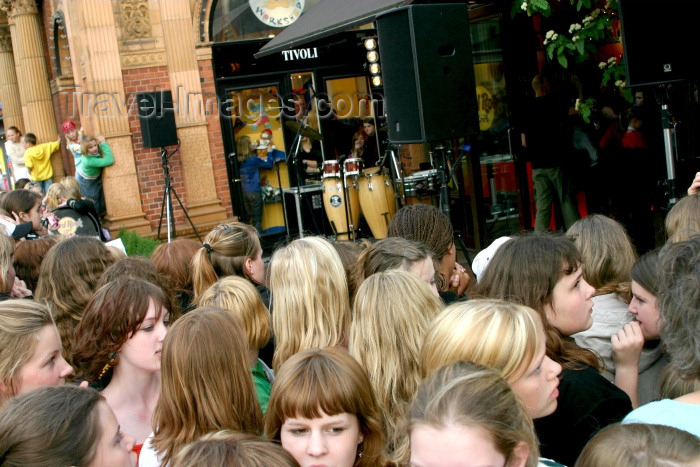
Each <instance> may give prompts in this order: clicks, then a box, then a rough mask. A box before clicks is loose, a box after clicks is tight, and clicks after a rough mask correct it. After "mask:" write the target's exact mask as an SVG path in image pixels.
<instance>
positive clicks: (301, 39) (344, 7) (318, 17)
mask: <svg viewBox="0 0 700 467" xmlns="http://www.w3.org/2000/svg"><path fill="white" fill-rule="evenodd" d="M412 2H413V0H322V1H321V2H320V3H319V4H318V5H317V6H316V7H314V8H312V9H310V10H309V11H306V12H304V14H302V15H301V16H300V17H299V19H297V20H296V21H295V22H293V23H292V24H290V25H289V26H287V27H286V28H285V29H284V30H283V31H282V32H280V33H279V34H277V36H275V37H274V39H271V40H270V42H268V43H267V44H265V45H264V46H263V47H262V48H261V49H260V50H259V51H258V52H257V53H256V54H254V55H255V58H260V57H264V56H266V55H271V54H273V53H276V52H281V51H283V50H287V49H291V48H294V47H298V46H300V45H302V44H307V43H309V42H313V41H316V40H318V39H322V38H324V37H328V36H330V35H332V34H335V33H338V32H342V31H345V30H347V29H349V28H351V27H353V26H359V25H361V24H365V23H369V22H372V21H374V19H375V18H376V17H377V15H378V14H380V13H382V12H385V11H387V10H390V9H392V8H397V7H401V6H405V5H409V4H411V3H412Z"/></svg>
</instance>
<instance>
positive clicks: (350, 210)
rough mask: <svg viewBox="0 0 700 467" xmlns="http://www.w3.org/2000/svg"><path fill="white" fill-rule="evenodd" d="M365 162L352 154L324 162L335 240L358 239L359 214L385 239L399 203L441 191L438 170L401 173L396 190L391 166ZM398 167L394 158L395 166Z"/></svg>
mask: <svg viewBox="0 0 700 467" xmlns="http://www.w3.org/2000/svg"><path fill="white" fill-rule="evenodd" d="M285 125H286V126H287V127H289V128H290V129H292V130H293V131H295V132H297V134H298V135H301V136H306V137H308V138H310V139H314V140H322V139H323V136H322V135H321V134H320V133H318V132H317V131H316V130H314V129H312V128H309V127H308V126H306V125H303V124H300V123H297V122H291V121H290V122H286V123H285ZM392 157H394V156H393V153H392ZM363 162H364V161H363V160H362V159H360V158H355V157H349V158H346V159H344V160H343V159H342V158H341V159H334V160H326V161H324V162H323V164H322V169H321V183H322V185H323V188H322V189H323V207H324V210H325V212H326V215H327V216H328V221H329V224H330V225H331V228H332V229H333V233H334V235H335V238H336V240H355V239H356V238H357V235H358V226H359V222H360V214H362V215H363V216H364V218H365V220H366V221H367V224H368V225H369V228H370V230H371V232H372V236H373V237H374V238H375V239H382V238H386V237H387V235H388V227H389V222H390V221H391V219H392V217H393V216H394V214H395V213H396V210H397V205H399V204H406V203H411V202H412V201H411V200H414V202H415V200H418V202H420V200H421V198H423V197H425V196H431V197H432V196H435V195H437V194H438V192H439V186H438V173H437V172H438V171H437V170H425V171H420V172H414V173H413V174H412V175H410V176H405V177H400V176H398V177H396V188H397V189H395V183H394V179H393V178H392V175H391V172H390V170H389V169H386V168H384V167H383V166H382V165H383V164H381V163H380V164H379V165H380V166H378V167H368V168H364V165H363ZM398 166H399V165H398V163H396V161H394V168H395V169H396V168H398ZM397 191H398V193H399V195H397ZM401 198H402V200H401ZM402 201H403V202H402ZM300 223H301V222H300Z"/></svg>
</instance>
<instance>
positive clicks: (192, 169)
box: [160, 0, 226, 223]
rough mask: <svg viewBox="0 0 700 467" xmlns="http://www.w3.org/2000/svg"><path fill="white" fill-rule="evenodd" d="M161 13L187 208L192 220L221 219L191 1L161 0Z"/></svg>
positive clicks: (222, 217) (222, 216)
mask: <svg viewBox="0 0 700 467" xmlns="http://www.w3.org/2000/svg"><path fill="white" fill-rule="evenodd" d="M160 16H161V22H162V25H163V35H164V39H165V51H166V59H167V63H168V71H169V75H170V86H171V90H172V93H173V101H175V102H176V111H175V122H176V124H177V133H178V137H179V138H180V142H181V143H180V154H181V157H182V165H183V174H184V177H185V189H186V190H187V209H188V212H189V215H190V217H191V218H192V219H193V221H194V222H195V223H201V222H210V221H216V220H223V219H226V210H225V208H224V207H223V206H222V205H221V200H220V199H218V198H217V197H216V187H215V181H214V171H213V168H212V160H211V152H210V149H209V135H208V132H207V124H206V117H205V114H204V98H203V96H202V86H201V83H200V81H199V69H198V66H197V56H196V52H195V41H194V37H193V35H192V17H191V13H190V1H189V0H167V1H161V2H160Z"/></svg>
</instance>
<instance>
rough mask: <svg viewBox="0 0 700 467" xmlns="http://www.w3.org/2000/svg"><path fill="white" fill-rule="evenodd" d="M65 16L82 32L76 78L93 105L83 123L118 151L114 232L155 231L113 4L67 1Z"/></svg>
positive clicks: (110, 206)
mask: <svg viewBox="0 0 700 467" xmlns="http://www.w3.org/2000/svg"><path fill="white" fill-rule="evenodd" d="M64 15H65V16H66V22H67V23H68V26H69V27H70V28H75V29H76V30H72V31H71V37H73V38H74V39H75V41H76V43H73V44H71V55H72V56H73V58H74V77H75V81H76V84H78V85H80V86H81V87H80V90H81V92H82V93H83V99H82V101H83V102H85V101H86V99H85V96H88V99H87V101H88V102H89V104H88V105H86V106H81V107H80V121H81V123H82V124H83V126H84V127H86V128H88V129H89V131H91V132H94V133H95V134H101V135H104V136H105V138H107V141H108V143H109V145H110V146H111V148H112V152H113V153H114V165H112V166H111V167H107V168H106V169H105V170H104V171H103V175H102V184H103V187H104V194H105V201H106V204H107V220H108V221H111V225H110V230H111V231H112V232H116V231H118V230H119V228H121V227H124V228H126V229H128V230H135V231H136V232H139V233H150V232H151V230H152V229H151V224H150V223H149V222H148V220H147V219H146V215H145V213H144V212H143V206H142V204H141V195H140V191H139V183H138V177H137V175H136V164H135V160H134V151H133V145H132V139H131V131H130V128H129V117H128V110H129V109H128V108H127V106H126V93H125V91H124V83H123V79H122V71H121V62H120V56H119V47H118V43H117V35H116V24H115V20H114V12H113V9H112V2H105V1H102V0H77V1H71V2H67V3H66V9H65V10H64ZM78 64H79V65H78ZM76 71H77V74H76Z"/></svg>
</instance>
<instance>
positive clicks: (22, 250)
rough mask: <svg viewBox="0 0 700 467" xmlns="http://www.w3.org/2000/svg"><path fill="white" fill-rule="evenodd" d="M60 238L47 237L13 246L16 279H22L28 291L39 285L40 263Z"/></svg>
mask: <svg viewBox="0 0 700 467" xmlns="http://www.w3.org/2000/svg"><path fill="white" fill-rule="evenodd" d="M59 239H60V237H58V236H55V235H47V236H46V237H41V238H37V239H34V240H32V241H31V242H17V243H16V244H15V255H14V262H13V265H14V268H15V274H17V277H19V278H20V279H22V280H23V281H24V283H25V285H26V286H27V288H28V289H29V290H32V291H34V290H36V287H37V285H38V283H39V273H40V272H41V263H42V262H43V261H44V258H45V257H46V254H47V253H48V252H49V250H50V249H51V248H52V247H53V246H54V245H55V244H56V243H58V241H59Z"/></svg>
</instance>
